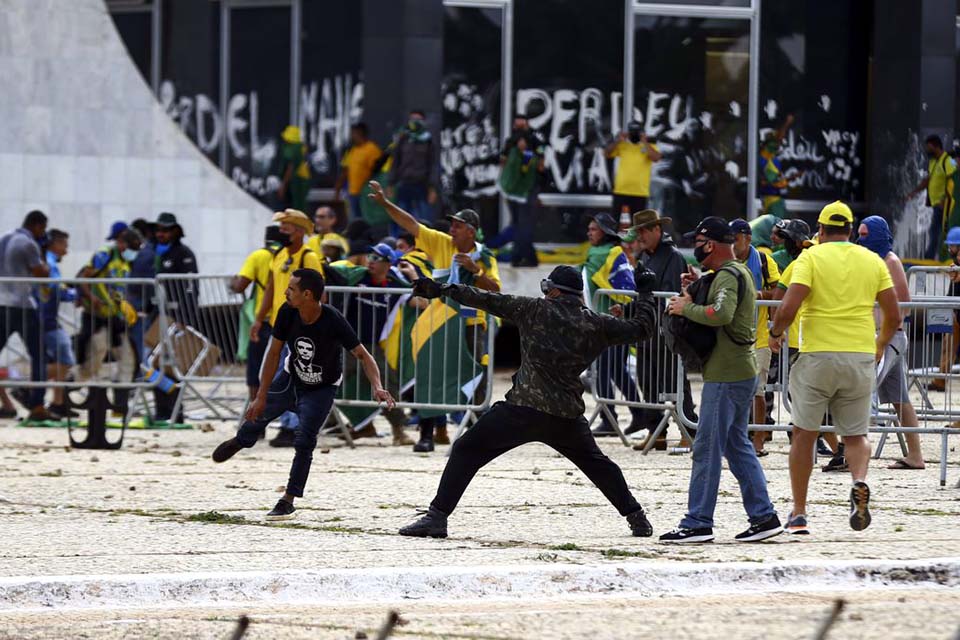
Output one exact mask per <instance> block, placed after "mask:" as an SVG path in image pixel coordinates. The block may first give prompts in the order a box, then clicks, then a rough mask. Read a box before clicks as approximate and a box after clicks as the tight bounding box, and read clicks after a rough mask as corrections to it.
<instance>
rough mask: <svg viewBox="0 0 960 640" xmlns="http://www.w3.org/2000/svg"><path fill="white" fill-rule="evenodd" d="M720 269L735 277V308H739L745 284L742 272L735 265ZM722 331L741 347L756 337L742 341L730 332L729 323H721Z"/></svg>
mask: <svg viewBox="0 0 960 640" xmlns="http://www.w3.org/2000/svg"><path fill="white" fill-rule="evenodd" d="M720 271H726V272H727V273H732V274H733V277H734V278H736V279H737V308H740V302H741V301H742V300H743V287H744V286H745V282H744V280H745V278H744V277H743V274H742V273H741V272H740V270H739V269H737V268H736V267H723V268H722V269H720ZM720 271H718V272H717V273H720ZM734 313H736V310H734ZM723 332H724V333H725V334H727V337H728V338H730V341H731V342H733V344H735V345H738V346H741V347H745V346H747V345H748V344H753V343H754V342H756V338H754V339H753V340H747V341H746V342H744V341H743V340H738V339H737V338H735V337H734V336H733V334H731V333H730V328H729V325H723Z"/></svg>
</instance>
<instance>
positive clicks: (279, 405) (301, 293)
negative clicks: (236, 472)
mask: <svg viewBox="0 0 960 640" xmlns="http://www.w3.org/2000/svg"><path fill="white" fill-rule="evenodd" d="M323 288H324V280H323V276H321V275H320V273H319V272H317V271H315V270H313V269H298V270H296V271H294V272H293V275H292V276H291V277H290V284H289V285H288V286H287V291H286V298H287V302H286V304H284V305H283V306H281V307H280V311H279V312H278V313H277V321H276V322H275V323H274V325H273V335H272V337H271V339H270V346H269V347H268V349H267V354H266V356H265V357H264V360H263V369H262V370H261V372H260V389H259V391H258V392H257V396H256V398H255V399H254V401H253V402H252V403H251V404H250V406H249V407H248V408H247V414H246V416H245V419H246V421H245V422H244V423H243V425H242V426H241V427H240V431H238V432H237V435H236V437H234V438H230V439H229V440H227V441H226V442H223V443H221V444H220V446H218V447H217V448H216V450H215V451H214V452H213V461H214V462H226V461H227V460H229V459H230V458H232V457H233V456H234V455H236V454H237V453H238V452H239V451H240V450H241V449H246V448H249V447H252V446H253V445H254V444H256V442H257V440H258V439H259V437H260V435H261V434H262V433H263V432H264V430H265V429H266V428H267V425H268V424H270V422H271V421H273V420H275V419H276V418H278V417H280V415H281V414H282V413H284V412H286V411H295V412H296V413H297V415H298V417H299V418H300V422H299V425H298V426H297V428H296V434H295V437H294V445H293V446H294V450H295V451H296V453H295V454H294V456H293V464H292V465H291V466H290V479H289V481H288V482H287V491H286V493H285V494H284V495H283V497H282V498H280V500H279V501H278V502H277V506H275V507H274V508H273V511H271V512H270V513H268V514H267V516H266V519H267V520H289V519H291V518H292V517H293V516H294V512H295V509H294V507H293V500H294V498H300V497H302V496H303V488H304V485H305V484H306V483H307V476H308V475H309V473H310V464H311V462H313V449H314V448H315V447H316V446H317V433H318V432H319V431H320V427H321V425H323V423H324V422H325V421H326V419H327V415H328V414H329V413H330V409H331V408H332V407H333V399H334V398H335V397H336V395H337V390H338V388H339V386H340V383H341V381H342V379H343V362H342V356H341V353H340V349H341V348H343V349H346V350H347V351H349V352H350V353H351V354H353V355H354V357H356V358H357V359H358V360H360V363H361V366H362V367H363V372H364V373H365V374H366V376H367V379H368V380H369V381H370V386H371V387H373V397H374V398H376V400H377V401H379V402H385V403H386V404H387V407H390V408H392V407H393V405H394V400H393V397H392V396H391V395H390V393H389V392H388V391H387V390H386V389H384V388H383V385H382V384H381V383H380V369H379V367H377V363H376V361H375V360H374V359H373V357H372V356H371V355H370V353H369V352H368V351H367V350H366V348H365V347H364V346H363V345H362V344H360V340H359V339H358V338H357V334H356V333H355V332H354V330H353V328H352V327H351V326H350V324H349V323H348V322H347V321H346V320H345V319H344V318H343V316H342V315H340V312H339V311H337V310H336V309H334V308H333V307H331V306H329V305H326V304H321V303H320V299H321V297H322V296H323ZM284 344H287V345H288V346H289V347H290V355H289V356H288V358H287V361H286V362H285V363H284V369H283V371H282V372H281V373H280V375H278V376H276V378H274V375H275V374H276V373H277V367H278V366H279V364H280V352H281V351H282V350H283V345H284ZM271 380H272V381H273V382H272V384H271Z"/></svg>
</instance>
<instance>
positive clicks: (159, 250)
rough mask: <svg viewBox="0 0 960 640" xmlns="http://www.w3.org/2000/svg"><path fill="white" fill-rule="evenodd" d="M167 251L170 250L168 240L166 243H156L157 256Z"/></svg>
mask: <svg viewBox="0 0 960 640" xmlns="http://www.w3.org/2000/svg"><path fill="white" fill-rule="evenodd" d="M167 251H170V243H169V242H168V243H166V244H158V245H157V255H158V256H162V255H163V254H165V253H166V252H167Z"/></svg>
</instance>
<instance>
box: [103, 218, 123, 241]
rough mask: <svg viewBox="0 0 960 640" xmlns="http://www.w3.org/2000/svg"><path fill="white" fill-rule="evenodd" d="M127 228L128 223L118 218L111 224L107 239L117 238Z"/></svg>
mask: <svg viewBox="0 0 960 640" xmlns="http://www.w3.org/2000/svg"><path fill="white" fill-rule="evenodd" d="M126 230H127V223H126V222H124V221H123V220H117V221H116V222H114V223H113V224H112V225H110V235H108V236H107V240H116V239H117V236H118V235H120V234H121V233H123V232H124V231H126Z"/></svg>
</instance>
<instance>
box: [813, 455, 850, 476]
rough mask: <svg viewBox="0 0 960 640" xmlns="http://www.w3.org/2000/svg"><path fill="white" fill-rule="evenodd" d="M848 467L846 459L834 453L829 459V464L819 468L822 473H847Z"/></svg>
mask: <svg viewBox="0 0 960 640" xmlns="http://www.w3.org/2000/svg"><path fill="white" fill-rule="evenodd" d="M849 468H850V467H848V466H847V458H846V457H845V456H844V455H843V453H840V452H838V453H835V454H833V457H832V458H830V462H828V463H827V464H825V465H823V466H822V467H820V470H821V471H823V472H824V473H827V472H829V471H847V470H848V469H849Z"/></svg>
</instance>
